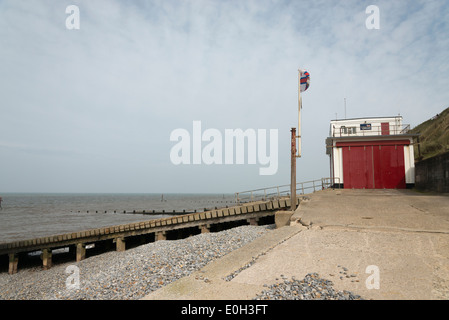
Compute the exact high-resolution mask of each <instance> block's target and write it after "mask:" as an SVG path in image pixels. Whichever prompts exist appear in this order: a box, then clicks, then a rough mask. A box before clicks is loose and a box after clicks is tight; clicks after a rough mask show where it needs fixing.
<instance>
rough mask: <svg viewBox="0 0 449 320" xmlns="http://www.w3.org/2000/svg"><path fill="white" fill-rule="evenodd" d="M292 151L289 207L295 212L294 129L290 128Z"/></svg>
mask: <svg viewBox="0 0 449 320" xmlns="http://www.w3.org/2000/svg"><path fill="white" fill-rule="evenodd" d="M291 132H292V150H291V185H290V205H291V210H292V211H295V210H296V129H295V128H292V130H291Z"/></svg>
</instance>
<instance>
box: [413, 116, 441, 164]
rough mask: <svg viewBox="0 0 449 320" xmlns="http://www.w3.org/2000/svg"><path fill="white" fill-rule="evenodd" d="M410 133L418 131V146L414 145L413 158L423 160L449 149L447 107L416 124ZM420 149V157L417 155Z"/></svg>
mask: <svg viewBox="0 0 449 320" xmlns="http://www.w3.org/2000/svg"><path fill="white" fill-rule="evenodd" d="M410 132H411V133H419V134H420V137H419V142H420V145H419V148H418V147H415V148H414V149H415V160H418V161H419V160H423V159H427V158H430V157H433V156H437V155H440V154H443V153H445V152H447V151H449V108H447V109H445V110H444V111H443V112H441V113H439V114H438V115H436V116H434V117H433V118H432V119H429V120H427V121H425V122H423V123H421V124H420V125H418V126H416V127H415V128H413V129H412V130H410ZM419 149H421V157H419V153H418V152H419Z"/></svg>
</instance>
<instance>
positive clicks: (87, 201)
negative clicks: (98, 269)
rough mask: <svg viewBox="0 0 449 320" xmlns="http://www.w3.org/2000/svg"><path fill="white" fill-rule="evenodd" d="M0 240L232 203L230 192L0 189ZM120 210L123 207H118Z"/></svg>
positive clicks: (42, 235)
mask: <svg viewBox="0 0 449 320" xmlns="http://www.w3.org/2000/svg"><path fill="white" fill-rule="evenodd" d="M0 197H2V200H3V201H2V202H1V207H2V208H1V209H0V243H3V242H10V241H18V240H27V239H33V238H37V237H44V236H51V235H57V234H63V233H68V232H76V231H82V230H87V229H92V228H100V227H107V226H113V225H119V224H124V223H131V222H138V221H146V220H151V219H159V218H166V217H170V216H173V214H162V215H158V214H137V213H132V212H133V211H135V212H143V211H144V210H145V212H153V210H154V211H155V212H162V211H163V210H164V211H165V212H167V213H168V212H173V211H174V210H175V211H176V212H183V210H185V211H186V212H194V211H195V210H196V211H197V212H202V211H204V210H205V209H214V208H215V207H217V208H223V207H226V206H233V205H234V204H235V199H234V194H175V193H172V194H154V193H153V194H143V193H139V194H125V193H120V194H116V193H114V194H112V193H102V194H99V193H86V194H82V193H3V194H0ZM124 211H125V212H126V213H123V212H124Z"/></svg>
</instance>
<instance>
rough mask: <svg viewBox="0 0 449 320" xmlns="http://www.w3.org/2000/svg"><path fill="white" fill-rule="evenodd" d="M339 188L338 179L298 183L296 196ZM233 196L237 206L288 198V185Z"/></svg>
mask: <svg viewBox="0 0 449 320" xmlns="http://www.w3.org/2000/svg"><path fill="white" fill-rule="evenodd" d="M337 181H338V182H337ZM339 186H340V178H321V179H319V180H311V181H304V182H298V183H297V184H296V194H299V195H303V194H307V193H312V192H315V191H317V190H324V189H327V188H339ZM234 196H235V202H236V203H237V204H240V203H246V202H253V201H267V200H274V199H277V198H282V197H287V196H290V185H289V184H286V185H281V186H275V187H267V188H260V189H254V190H248V191H241V192H236V193H235V194H234Z"/></svg>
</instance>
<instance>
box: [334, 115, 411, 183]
mask: <svg viewBox="0 0 449 320" xmlns="http://www.w3.org/2000/svg"><path fill="white" fill-rule="evenodd" d="M409 128H410V126H409V125H407V126H404V125H403V124H402V117H401V116H396V117H376V118H357V119H344V120H332V121H331V123H330V131H329V137H328V138H327V139H326V153H327V154H328V155H329V156H330V171H331V177H332V178H333V179H334V181H335V184H336V185H339V186H340V187H343V188H345V189H405V188H410V187H413V186H414V184H415V160H414V151H413V138H415V137H416V136H417V135H416V134H409V133H408V131H409Z"/></svg>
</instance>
